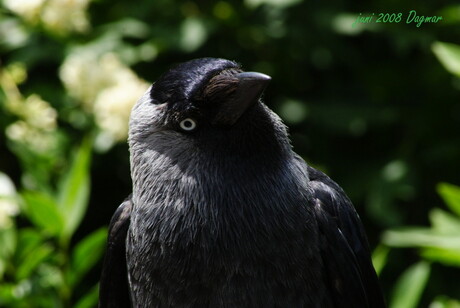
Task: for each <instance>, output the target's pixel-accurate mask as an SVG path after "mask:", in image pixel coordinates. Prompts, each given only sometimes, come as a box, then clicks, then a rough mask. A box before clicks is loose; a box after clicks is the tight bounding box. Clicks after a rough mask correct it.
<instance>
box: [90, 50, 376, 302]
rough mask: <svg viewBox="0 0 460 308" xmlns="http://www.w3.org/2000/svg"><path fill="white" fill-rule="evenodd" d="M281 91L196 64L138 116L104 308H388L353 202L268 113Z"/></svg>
mask: <svg viewBox="0 0 460 308" xmlns="http://www.w3.org/2000/svg"><path fill="white" fill-rule="evenodd" d="M270 79H271V78H270V77H269V76H267V75H264V74H261V73H255V72H243V71H242V69H241V67H240V66H239V65H238V64H237V63H235V62H233V61H228V60H224V59H215V58H203V59H196V60H192V61H189V62H185V63H182V64H180V65H178V66H176V67H174V68H172V69H170V70H169V71H168V72H167V73H165V74H163V75H162V76H161V77H160V78H159V79H158V80H157V81H156V82H155V83H154V84H153V85H152V86H151V87H150V88H149V89H148V91H147V92H146V93H145V94H144V96H143V97H142V98H141V99H140V100H139V101H138V102H137V104H136V105H135V106H134V108H133V110H132V113H131V119H130V126H129V127H130V130H129V149H130V162H131V177H132V181H133V190H132V195H130V196H129V197H128V198H127V199H126V200H125V201H124V202H123V203H122V204H121V206H120V207H119V208H118V209H117V211H116V212H115V214H114V216H113V218H112V221H111V223H110V229H109V238H108V247H107V252H106V257H105V260H104V264H103V272H102V277H101V283H100V299H99V306H100V307H101V308H102V307H158V308H159V307H161V308H163V307H177V308H186V307H187V308H191V307H197V308H206V307H219V308H220V307H222V308H226V307H228V308H237V307H264V308H270V307H282V308H286V307H287V308H291V307H292V308H296V307H299V308H300V307H321V308H325V307H341V308H344V307H353V308H363V307H372V308H379V307H384V306H385V304H384V300H383V296H382V292H381V289H380V286H379V282H378V279H377V276H376V273H375V270H374V268H373V266H372V263H371V258H370V250H369V245H368V242H367V238H366V235H365V232H364V230H363V226H362V224H361V221H360V219H359V217H358V214H357V213H356V212H355V209H354V207H353V205H352V203H351V202H350V200H349V199H348V197H347V196H346V194H345V193H344V192H343V190H342V189H341V188H340V187H339V186H338V185H337V184H336V183H335V182H334V181H332V180H331V179H330V178H329V177H328V176H327V175H325V174H324V173H322V172H320V171H318V170H316V169H314V168H312V167H310V166H309V165H307V164H306V163H305V161H304V160H303V159H302V158H300V156H299V155H297V154H296V153H294V152H293V150H292V147H291V144H290V141H289V138H288V133H287V128H286V126H285V125H284V124H283V123H282V121H281V120H280V118H279V117H278V116H277V115H276V114H275V113H274V112H272V111H271V110H270V109H268V107H267V106H266V105H264V104H263V103H262V102H261V99H260V97H261V95H262V92H263V91H264V88H265V87H266V85H267V83H268V82H269V81H270Z"/></svg>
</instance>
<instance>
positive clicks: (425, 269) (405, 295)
mask: <svg viewBox="0 0 460 308" xmlns="http://www.w3.org/2000/svg"><path fill="white" fill-rule="evenodd" d="M430 270H431V268H430V264H429V263H427V262H424V261H421V262H419V263H416V264H414V265H412V266H411V267H409V268H408V269H407V270H406V271H405V272H404V273H403V274H402V275H401V277H400V278H399V279H398V281H397V283H396V286H395V288H394V290H393V295H392V298H391V302H390V305H389V307H390V308H415V307H417V305H418V303H419V301H420V297H421V295H422V293H423V290H424V289H425V286H426V284H427V282H428V278H429V276H430Z"/></svg>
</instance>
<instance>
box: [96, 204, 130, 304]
mask: <svg viewBox="0 0 460 308" xmlns="http://www.w3.org/2000/svg"><path fill="white" fill-rule="evenodd" d="M131 208H132V201H131V196H129V197H128V198H127V199H126V200H125V201H124V202H123V203H122V204H121V205H120V206H119V207H118V209H117V210H116V211H115V214H114V215H113V216H112V220H111V221H110V226H109V236H108V243H107V250H106V254H105V258H104V263H103V267H102V275H101V281H100V285H99V308H117V307H119V308H121V307H123V308H126V307H130V306H131V304H130V297H129V284H128V274H127V269H126V245H125V243H126V234H127V232H128V227H129V221H130V216H131Z"/></svg>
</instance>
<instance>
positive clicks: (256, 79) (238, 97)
mask: <svg viewBox="0 0 460 308" xmlns="http://www.w3.org/2000/svg"><path fill="white" fill-rule="evenodd" d="M234 77H235V78H236V79H237V84H236V89H235V90H234V92H233V93H232V94H231V95H230V97H229V99H228V100H226V101H224V102H222V104H221V106H220V108H219V111H218V112H217V114H216V116H215V117H214V119H213V121H212V124H215V125H224V126H231V125H233V124H234V123H235V122H236V121H237V120H238V119H239V118H240V117H241V115H242V114H243V113H244V112H245V111H246V110H247V109H248V108H249V107H250V106H252V105H254V104H255V103H256V102H258V101H259V98H260V96H261V95H262V93H263V91H264V89H265V87H266V86H267V85H268V83H269V82H270V80H271V79H272V78H271V77H270V76H268V75H265V74H262V73H257V72H243V73H239V74H236V75H235V76H234Z"/></svg>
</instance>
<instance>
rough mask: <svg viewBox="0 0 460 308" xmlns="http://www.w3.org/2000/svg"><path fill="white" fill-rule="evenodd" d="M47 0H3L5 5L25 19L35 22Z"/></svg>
mask: <svg viewBox="0 0 460 308" xmlns="http://www.w3.org/2000/svg"><path fill="white" fill-rule="evenodd" d="M45 2H46V0H3V5H4V6H5V7H6V8H8V9H9V10H11V11H13V12H14V13H16V14H18V15H19V16H21V17H22V18H24V19H25V20H27V21H28V22H31V23H35V22H37V21H38V20H39V18H40V13H41V10H42V7H43V4H44V3H45Z"/></svg>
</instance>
